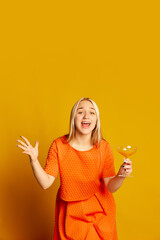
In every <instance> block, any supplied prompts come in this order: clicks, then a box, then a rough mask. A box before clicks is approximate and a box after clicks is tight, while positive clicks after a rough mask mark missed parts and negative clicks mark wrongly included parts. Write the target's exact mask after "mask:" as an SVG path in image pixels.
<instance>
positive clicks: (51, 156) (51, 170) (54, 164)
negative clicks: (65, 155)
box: [44, 141, 59, 177]
mask: <svg viewBox="0 0 160 240" xmlns="http://www.w3.org/2000/svg"><path fill="white" fill-rule="evenodd" d="M44 171H45V172H46V173H47V174H49V175H52V176H53V177H57V175H58V172H59V167H58V151H57V145H56V142H55V141H53V142H52V144H51V146H50V148H49V151H48V155H47V159H46V164H45V166H44Z"/></svg>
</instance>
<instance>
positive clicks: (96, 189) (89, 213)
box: [44, 135, 118, 240]
mask: <svg viewBox="0 0 160 240" xmlns="http://www.w3.org/2000/svg"><path fill="white" fill-rule="evenodd" d="M44 170H45V172H46V173H48V174H50V175H52V176H54V177H57V175H58V173H60V187H59V190H58V193H57V198H56V210H55V229H54V237H53V239H54V240H66V239H69V240H100V239H102V240H117V239H118V238H117V230H116V207H115V201H114V198H113V195H112V193H110V192H109V191H108V190H107V188H106V187H105V184H104V181H103V178H106V177H110V176H115V175H116V173H115V168H114V158H113V153H112V150H111V147H110V145H109V143H108V142H107V141H106V140H105V139H102V140H101V141H100V144H99V146H98V145H97V144H96V145H94V146H93V148H91V149H90V150H87V151H79V150H76V149H74V148H73V147H72V146H71V145H70V144H69V143H68V142H67V141H66V135H64V136H62V137H59V138H57V139H55V140H54V141H53V142H52V144H51V146H50V148H49V151H48V156H47V160H46V164H45V166H44Z"/></svg>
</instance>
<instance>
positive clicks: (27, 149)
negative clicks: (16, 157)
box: [16, 136, 39, 162]
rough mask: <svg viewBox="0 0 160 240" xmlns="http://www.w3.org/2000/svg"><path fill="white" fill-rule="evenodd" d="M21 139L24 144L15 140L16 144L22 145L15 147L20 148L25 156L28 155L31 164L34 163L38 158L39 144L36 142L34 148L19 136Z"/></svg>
mask: <svg viewBox="0 0 160 240" xmlns="http://www.w3.org/2000/svg"><path fill="white" fill-rule="evenodd" d="M20 137H21V138H23V139H24V141H25V143H24V142H23V141H21V140H16V141H17V142H19V143H21V144H22V145H17V147H20V148H22V149H23V150H24V152H22V153H25V154H28V155H29V157H30V160H31V162H35V161H36V160H37V157H38V144H39V142H38V141H36V144H35V147H32V145H31V144H30V142H29V141H28V140H27V139H26V138H25V137H23V136H20Z"/></svg>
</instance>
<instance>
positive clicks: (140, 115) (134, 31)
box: [0, 1, 160, 240]
mask: <svg viewBox="0 0 160 240" xmlns="http://www.w3.org/2000/svg"><path fill="white" fill-rule="evenodd" d="M3 4H4V5H2V3H1V7H0V24H1V29H0V33H1V37H0V42H1V43H0V79H1V87H0V104H1V110H0V112H1V117H0V126H1V138H0V146H1V150H0V191H1V193H0V239H1V240H11V239H12V240H51V239H52V234H53V227H54V208H55V205H54V204H55V197H56V192H57V189H58V187H59V178H57V179H56V182H55V183H54V184H53V185H52V187H51V188H49V189H48V190H43V189H41V187H40V186H39V185H38V183H37V182H36V180H35V178H34V176H33V173H32V170H31V166H30V163H29V158H28V156H27V155H25V154H22V153H21V152H22V151H21V149H19V148H17V147H16V144H17V142H16V139H20V137H19V136H20V135H23V136H25V137H26V138H28V140H29V141H30V142H31V144H32V145H35V141H36V140H38V141H39V161H40V163H41V165H42V166H44V164H45V160H46V156H47V153H48V149H49V146H50V144H51V142H52V141H53V140H54V139H55V138H57V137H59V136H62V135H64V134H66V133H68V129H69V116H70V111H71V108H72V106H73V104H74V103H75V102H76V101H77V100H78V99H79V98H81V97H90V98H92V99H93V100H94V101H95V102H96V103H97V105H98V106H99V109H100V114H101V124H102V132H103V137H104V138H105V139H106V140H108V141H109V142H110V144H111V147H112V149H113V152H114V156H115V166H116V170H117V171H118V168H119V166H120V165H121V163H122V158H123V157H122V156H121V155H119V154H118V153H117V152H116V146H117V145H119V144H123V143H127V144H133V145H136V146H137V148H138V151H137V153H136V154H135V155H133V156H132V157H131V160H132V161H133V175H134V177H133V178H128V179H126V180H125V182H124V184H123V186H122V187H121V188H120V189H119V190H118V191H117V192H116V193H114V197H115V200H116V205H117V228H118V235H119V240H135V239H136V240H159V239H160V231H159V216H160V207H159V202H160V193H159V187H160V186H159V185H160V184H159V183H160V181H159V168H160V161H159V157H160V153H159V135H160V128H159V122H160V116H159V103H160V101H159V95H160V89H159V80H160V78H159V77H160V74H159V64H160V61H159V56H160V51H159V50H160V49H159V42H160V39H159V6H158V1H111V2H109V1H78V2H77V1H19V2H18V1H4V2H3Z"/></svg>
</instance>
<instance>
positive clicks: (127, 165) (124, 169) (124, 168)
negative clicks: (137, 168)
mask: <svg viewBox="0 0 160 240" xmlns="http://www.w3.org/2000/svg"><path fill="white" fill-rule="evenodd" d="M131 172H132V162H131V160H130V159H129V158H126V159H125V160H124V162H123V164H122V165H121V166H120V169H119V171H118V173H117V175H123V176H124V177H128V176H129V175H130V174H131Z"/></svg>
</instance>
